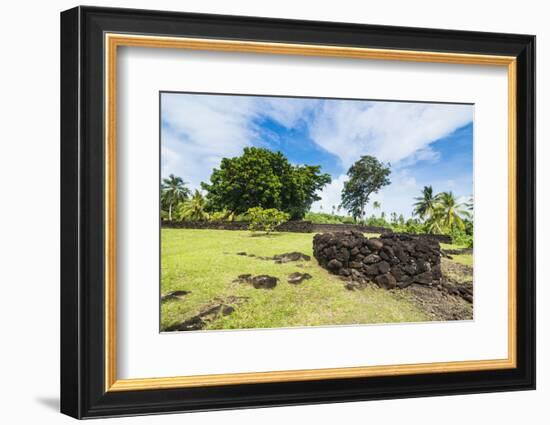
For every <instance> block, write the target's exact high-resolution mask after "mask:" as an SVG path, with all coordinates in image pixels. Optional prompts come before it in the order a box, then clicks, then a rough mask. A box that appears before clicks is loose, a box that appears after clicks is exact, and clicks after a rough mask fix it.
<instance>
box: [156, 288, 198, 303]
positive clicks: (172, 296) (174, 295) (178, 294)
mask: <svg viewBox="0 0 550 425" xmlns="http://www.w3.org/2000/svg"><path fill="white" fill-rule="evenodd" d="M190 293H191V291H183V290H181V291H172V292H168V293H167V294H165V295H163V296H162V297H160V301H161V302H164V301H169V300H181V299H183V297H184V296H185V295H187V294H190Z"/></svg>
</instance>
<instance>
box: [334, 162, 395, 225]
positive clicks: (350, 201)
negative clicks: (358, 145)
mask: <svg viewBox="0 0 550 425" xmlns="http://www.w3.org/2000/svg"><path fill="white" fill-rule="evenodd" d="M390 174H391V170H390V167H389V164H387V165H385V164H383V163H381V162H380V161H378V159H376V158H375V157H374V156H371V155H365V156H362V157H361V159H359V160H358V161H357V162H355V163H354V164H353V165H352V166H351V167H350V168H349V170H348V172H347V175H348V180H347V181H346V182H345V183H344V189H343V190H342V206H343V207H344V208H345V209H346V210H347V211H349V212H350V213H351V215H352V216H353V218H354V219H355V220H357V219H358V218H362V217H363V216H364V215H365V207H366V205H367V203H368V202H369V198H370V196H371V195H372V194H374V193H377V192H378V191H379V190H380V189H381V188H382V187H384V186H387V185H389V184H390V183H391V181H390V178H389V176H390Z"/></svg>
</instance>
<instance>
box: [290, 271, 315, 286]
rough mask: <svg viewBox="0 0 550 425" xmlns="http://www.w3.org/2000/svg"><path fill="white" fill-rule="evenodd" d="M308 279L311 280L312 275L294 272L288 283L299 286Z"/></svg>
mask: <svg viewBox="0 0 550 425" xmlns="http://www.w3.org/2000/svg"><path fill="white" fill-rule="evenodd" d="M307 279H311V275H310V274H309V273H300V272H294V273H291V274H290V275H289V276H288V283H292V284H293V285H297V284H299V283H302V282H303V281H304V280H307Z"/></svg>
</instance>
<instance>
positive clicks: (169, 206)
mask: <svg viewBox="0 0 550 425" xmlns="http://www.w3.org/2000/svg"><path fill="white" fill-rule="evenodd" d="M168 221H172V202H170V204H169V205H168Z"/></svg>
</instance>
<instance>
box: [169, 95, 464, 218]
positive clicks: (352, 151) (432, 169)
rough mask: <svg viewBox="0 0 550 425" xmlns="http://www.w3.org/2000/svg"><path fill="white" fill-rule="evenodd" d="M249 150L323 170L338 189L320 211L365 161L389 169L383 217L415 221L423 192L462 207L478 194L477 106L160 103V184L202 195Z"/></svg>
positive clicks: (247, 99)
mask: <svg viewBox="0 0 550 425" xmlns="http://www.w3.org/2000/svg"><path fill="white" fill-rule="evenodd" d="M247 146H258V147H265V148H268V149H271V150H275V151H281V152H282V153H283V154H285V155H286V157H287V158H288V159H289V160H290V161H291V162H292V163H294V164H311V165H321V167H322V170H323V172H326V173H329V174H330V175H331V176H332V179H333V181H332V183H331V184H330V185H328V186H327V187H325V189H324V190H323V191H322V193H321V194H320V195H321V196H322V200H321V201H319V202H316V203H315V204H314V205H313V208H312V209H313V210H314V211H326V212H329V211H331V210H332V206H333V205H335V206H338V204H339V203H340V193H341V190H342V187H343V184H344V182H345V180H346V175H345V174H346V171H347V170H348V168H349V167H350V165H351V164H353V162H354V161H356V160H357V159H359V157H360V156H361V155H374V156H375V157H377V158H378V159H379V160H381V161H383V162H388V163H390V164H391V169H392V174H391V177H390V178H391V180H392V183H391V185H389V186H387V187H385V188H383V189H382V190H381V191H380V192H379V193H378V194H377V195H375V196H373V198H372V200H371V203H372V202H373V201H375V200H377V201H379V202H380V203H381V205H382V208H381V210H382V211H385V212H386V214H390V213H391V212H397V213H398V214H403V215H404V216H405V217H410V215H411V211H412V204H413V202H414V199H413V198H414V197H415V196H418V194H419V193H420V191H421V190H422V187H423V186H424V185H432V186H433V187H434V190H435V191H437V192H440V191H449V190H450V191H453V193H455V194H456V195H457V196H459V197H467V196H470V195H471V194H472V192H473V106H472V105H454V104H436V103H414V102H384V101H363V100H337V99H305V98H286V97H262V96H231V95H228V96H224V95H203V94H186V93H163V94H162V95H161V174H162V176H163V177H166V176H167V175H168V174H171V173H173V174H176V175H178V176H181V177H182V178H183V179H184V180H185V181H186V182H188V184H189V186H190V187H191V188H192V189H195V188H199V187H200V182H201V181H207V180H208V179H209V176H210V173H211V171H212V168H214V167H218V166H219V163H220V160H221V158H223V157H232V156H238V155H240V154H241V153H242V150H243V148H244V147H247ZM370 213H372V209H369V207H367V214H369V215H370ZM377 214H379V212H377Z"/></svg>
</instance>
